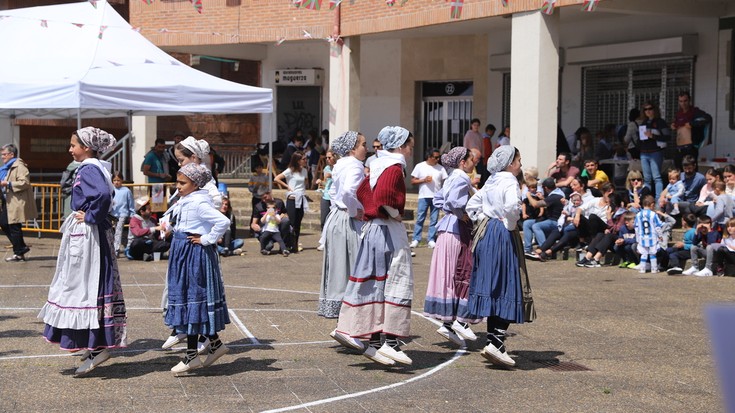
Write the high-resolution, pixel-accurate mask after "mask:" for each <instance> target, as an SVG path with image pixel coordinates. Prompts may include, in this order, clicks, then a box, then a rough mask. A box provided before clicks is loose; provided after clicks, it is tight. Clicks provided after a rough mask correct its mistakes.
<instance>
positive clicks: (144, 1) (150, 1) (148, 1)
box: [143, 0, 153, 6]
mask: <svg viewBox="0 0 735 413" xmlns="http://www.w3.org/2000/svg"><path fill="white" fill-rule="evenodd" d="M143 3H145V4H147V5H149V6H150V5H151V4H153V0H143Z"/></svg>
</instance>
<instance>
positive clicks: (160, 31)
mask: <svg viewBox="0 0 735 413" xmlns="http://www.w3.org/2000/svg"><path fill="white" fill-rule="evenodd" d="M158 33H168V29H167V28H165V27H164V28H163V29H158Z"/></svg>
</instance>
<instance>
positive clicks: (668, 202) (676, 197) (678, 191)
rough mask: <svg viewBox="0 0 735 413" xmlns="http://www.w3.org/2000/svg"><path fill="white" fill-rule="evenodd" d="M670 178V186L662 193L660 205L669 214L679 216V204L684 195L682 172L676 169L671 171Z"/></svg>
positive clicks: (659, 200)
mask: <svg viewBox="0 0 735 413" xmlns="http://www.w3.org/2000/svg"><path fill="white" fill-rule="evenodd" d="M668 177H669V184H668V185H666V188H664V190H663V192H661V196H660V197H659V198H658V204H659V206H660V207H661V209H663V210H664V211H666V212H667V213H669V214H671V215H679V202H681V200H682V196H683V195H684V182H682V181H681V172H680V171H679V170H678V169H676V168H674V169H670V170H669V173H668Z"/></svg>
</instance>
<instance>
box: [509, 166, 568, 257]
mask: <svg viewBox="0 0 735 413" xmlns="http://www.w3.org/2000/svg"><path fill="white" fill-rule="evenodd" d="M537 192H538V169H537V168H535V167H533V166H532V167H529V168H527V169H526V170H525V171H524V172H523V187H522V188H521V199H522V200H523V201H522V203H521V218H523V252H525V253H531V252H532V249H531V247H532V245H533V231H532V229H531V228H532V227H533V224H535V223H536V220H537V219H538V218H539V217H541V216H543V215H544V208H543V207H541V208H534V207H533V206H532V205H531V203H530V202H529V201H528V197H535V196H536V193H537ZM580 199H581V198H580ZM537 243H538V242H537Z"/></svg>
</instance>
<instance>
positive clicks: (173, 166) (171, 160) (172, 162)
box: [166, 131, 186, 181]
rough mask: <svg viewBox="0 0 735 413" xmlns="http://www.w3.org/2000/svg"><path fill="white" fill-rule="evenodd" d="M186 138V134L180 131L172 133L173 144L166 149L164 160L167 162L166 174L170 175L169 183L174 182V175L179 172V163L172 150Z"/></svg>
mask: <svg viewBox="0 0 735 413" xmlns="http://www.w3.org/2000/svg"><path fill="white" fill-rule="evenodd" d="M185 138H186V134H185V133H184V132H181V131H176V132H174V136H173V139H174V144H173V145H171V146H170V147H168V148H167V149H166V160H167V161H168V174H169V175H171V181H175V180H176V179H175V178H176V173H177V172H179V161H178V159H176V154H175V153H174V150H175V149H176V144H178V143H179V142H181V141H183V140H184V139H185Z"/></svg>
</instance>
